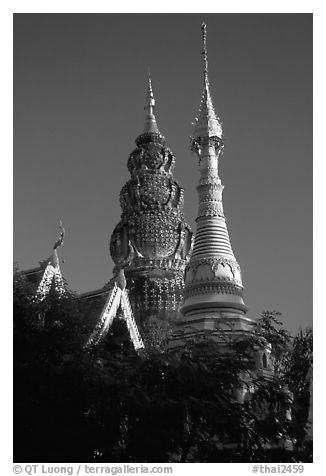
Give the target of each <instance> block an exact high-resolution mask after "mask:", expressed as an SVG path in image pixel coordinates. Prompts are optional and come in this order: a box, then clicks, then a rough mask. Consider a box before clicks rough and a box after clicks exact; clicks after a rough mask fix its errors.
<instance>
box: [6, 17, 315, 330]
mask: <svg viewBox="0 0 326 476" xmlns="http://www.w3.org/2000/svg"><path fill="white" fill-rule="evenodd" d="M203 20H205V21H206V23H207V35H208V36H207V47H208V59H209V77H210V83H211V92H212V96H213V98H214V104H215V109H216V111H217V113H218V114H219V115H220V117H221V119H222V122H223V130H224V135H225V152H224V157H223V158H222V160H221V164H220V175H221V179H222V183H223V184H224V186H225V189H224V194H223V198H224V200H223V202H224V210H225V214H226V216H227V219H228V222H227V223H228V229H229V233H230V238H231V242H232V247H233V250H234V253H235V256H236V258H237V260H238V262H239V264H240V266H241V268H242V273H243V281H244V285H245V301H246V304H247V305H248V306H249V315H251V316H253V317H257V316H258V315H259V314H260V312H261V311H262V310H263V309H270V310H272V309H276V310H279V311H281V312H282V313H283V315H284V322H285V325H286V327H288V328H289V329H290V330H291V331H293V332H295V331H297V330H298V328H299V327H300V326H301V327H305V326H307V325H309V324H311V323H312V15H311V14H15V15H14V259H15V260H16V261H18V264H19V266H20V268H21V269H26V268H30V267H34V266H37V265H38V261H39V260H43V259H45V258H46V257H47V256H49V255H50V253H51V248H52V246H53V244H54V242H55V240H56V238H57V234H58V222H59V219H62V221H63V223H64V226H65V228H66V239H65V243H64V246H63V247H62V248H61V249H60V257H61V258H63V259H64V260H65V263H64V264H62V265H61V268H62V271H63V274H64V276H65V277H66V279H67V280H68V282H69V284H70V286H71V288H72V289H73V290H76V291H78V292H83V291H87V290H92V289H96V288H99V287H102V286H103V285H104V283H105V282H106V281H108V280H109V279H110V278H111V272H112V261H111V258H110V256H109V246H108V245H109V238H110V234H111V232H112V231H113V228H114V226H115V225H116V224H117V223H118V221H119V217H120V207H119V199H118V197H119V192H120V189H121V187H122V185H123V184H124V183H125V182H126V181H127V180H128V178H129V174H128V171H127V166H126V164H127V160H128V155H129V153H130V152H131V151H132V150H133V149H134V147H135V143H134V139H135V138H136V136H137V135H138V134H139V133H141V132H142V128H143V123H144V111H143V106H144V97H145V90H146V81H147V68H148V66H150V68H151V75H152V82H153V88H154V95H155V99H156V105H157V109H156V117H157V121H158V124H159V128H160V131H161V132H162V133H163V134H164V135H165V137H166V139H167V144H168V146H169V147H170V148H171V149H172V151H173V152H174V154H175V155H176V167H175V173H174V175H175V178H176V179H177V180H178V182H179V183H180V185H181V186H183V187H184V188H185V216H186V219H187V220H188V222H189V223H190V224H191V225H192V227H193V229H195V226H194V223H195V222H194V220H195V218H196V215H197V200H198V199H197V192H196V189H195V187H196V185H197V182H198V179H199V170H198V165H197V162H198V161H197V158H196V156H193V155H192V154H191V152H190V150H189V136H190V134H191V123H192V122H193V120H194V118H195V116H196V115H197V111H198V107H199V103H200V98H201V91H202V57H201V49H202V46H201V29H200V27H201V22H202V21H203Z"/></svg>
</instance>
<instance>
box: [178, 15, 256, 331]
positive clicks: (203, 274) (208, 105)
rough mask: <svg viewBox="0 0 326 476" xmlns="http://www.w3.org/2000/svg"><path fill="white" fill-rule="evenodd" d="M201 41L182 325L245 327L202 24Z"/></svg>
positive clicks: (219, 126)
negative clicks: (194, 195) (191, 237)
mask: <svg viewBox="0 0 326 476" xmlns="http://www.w3.org/2000/svg"><path fill="white" fill-rule="evenodd" d="M202 32H203V42H204V51H203V55H204V90H203V94H202V99H201V104H200V109H199V115H198V118H196V121H195V124H194V130H193V135H192V147H191V148H192V151H193V152H195V153H196V154H197V155H198V158H199V169H200V180H199V185H198V187H197V191H198V195H199V209H198V216H197V219H196V222H197V230H196V234H195V244H194V249H193V252H192V256H191V259H190V261H189V263H188V264H187V267H186V270H185V290H184V303H183V306H182V309H181V312H182V313H183V314H184V316H185V321H186V323H188V324H191V326H194V325H195V327H197V328H206V329H212V328H214V326H215V325H216V319H218V320H219V323H221V322H223V321H225V318H227V323H228V324H230V322H233V324H234V323H236V327H238V325H240V328H243V326H245V327H247V325H250V324H251V323H252V321H251V320H250V319H248V318H246V317H245V313H246V311H247V307H246V306H245V304H244V302H243V297H242V292H243V286H242V278H241V270H240V266H239V264H238V262H237V261H236V259H235V256H234V253H233V251H232V247H231V243H230V238H229V234H228V230H227V226H226V219H225V216H224V211H223V203H222V192H223V185H222V183H221V179H220V177H219V172H218V165H219V159H220V158H221V156H222V151H223V147H224V145H223V139H222V137H223V134H222V125H221V122H220V119H219V118H218V117H217V115H216V113H215V110H214V106H213V102H212V98H211V94H210V87H209V80H208V62H207V50H206V25H205V24H204V23H203V25H202Z"/></svg>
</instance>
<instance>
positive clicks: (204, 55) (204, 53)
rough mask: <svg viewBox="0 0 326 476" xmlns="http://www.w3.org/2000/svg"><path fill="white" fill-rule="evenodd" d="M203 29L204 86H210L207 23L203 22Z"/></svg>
mask: <svg viewBox="0 0 326 476" xmlns="http://www.w3.org/2000/svg"><path fill="white" fill-rule="evenodd" d="M201 31H202V34H203V57H204V86H208V59H207V48H206V35H207V34H206V23H205V22H203V23H202V25H201Z"/></svg>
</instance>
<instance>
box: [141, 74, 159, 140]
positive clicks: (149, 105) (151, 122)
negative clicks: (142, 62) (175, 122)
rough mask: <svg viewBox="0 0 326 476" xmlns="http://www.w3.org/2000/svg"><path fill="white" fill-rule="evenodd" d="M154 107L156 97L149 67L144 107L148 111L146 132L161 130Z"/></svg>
mask: <svg viewBox="0 0 326 476" xmlns="http://www.w3.org/2000/svg"><path fill="white" fill-rule="evenodd" d="M154 107H155V99H154V94H153V89H152V79H151V73H150V69H149V67H148V86H147V94H146V102H145V107H144V110H145V111H146V117H145V126H144V133H145V132H159V130H158V127H157V124H156V118H155V115H154Z"/></svg>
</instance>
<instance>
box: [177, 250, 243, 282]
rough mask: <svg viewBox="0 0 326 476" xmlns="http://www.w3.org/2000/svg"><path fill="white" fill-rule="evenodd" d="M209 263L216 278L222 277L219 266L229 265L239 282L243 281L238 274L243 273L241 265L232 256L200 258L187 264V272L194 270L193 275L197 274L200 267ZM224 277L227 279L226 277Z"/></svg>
mask: <svg viewBox="0 0 326 476" xmlns="http://www.w3.org/2000/svg"><path fill="white" fill-rule="evenodd" d="M207 265H208V266H209V267H210V269H211V270H212V272H213V274H214V276H215V278H220V276H219V270H218V268H219V266H229V268H230V270H231V272H232V275H233V278H234V280H235V281H238V284H239V285H241V282H240V281H239V280H237V274H240V273H241V270H240V266H239V265H238V263H237V261H235V260H233V259H230V258H226V257H224V256H219V257H214V258H201V259H198V260H193V261H190V262H189V263H188V264H187V266H186V270H185V272H186V273H188V272H189V271H192V272H193V275H194V276H195V274H196V271H197V269H198V268H199V267H201V266H207ZM222 279H224V280H225V278H222Z"/></svg>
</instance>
